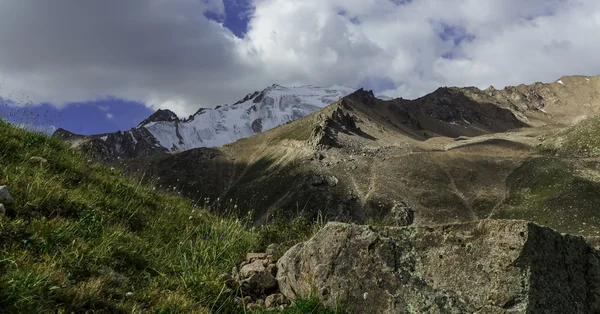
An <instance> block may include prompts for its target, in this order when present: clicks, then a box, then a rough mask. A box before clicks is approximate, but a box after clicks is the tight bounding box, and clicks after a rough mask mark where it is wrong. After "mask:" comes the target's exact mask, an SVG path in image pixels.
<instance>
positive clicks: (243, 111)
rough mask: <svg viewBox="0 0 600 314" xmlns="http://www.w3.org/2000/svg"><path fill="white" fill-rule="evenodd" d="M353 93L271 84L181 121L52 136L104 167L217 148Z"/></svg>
mask: <svg viewBox="0 0 600 314" xmlns="http://www.w3.org/2000/svg"><path fill="white" fill-rule="evenodd" d="M352 92H354V89H353V88H350V87H345V86H340V85H332V86H312V85H307V86H300V87H284V86H280V85H277V84H274V85H273V86H270V87H268V88H266V89H264V90H263V91H260V92H258V91H257V92H254V93H251V94H248V95H247V96H246V97H244V98H243V99H242V100H240V101H238V102H236V103H234V104H231V105H224V106H218V107H216V108H214V109H208V108H201V109H200V110H198V111H197V112H196V113H195V114H193V115H191V116H190V117H189V118H187V119H183V120H181V119H180V118H179V117H177V115H175V113H173V112H172V111H170V110H158V111H157V112H155V113H154V114H152V115H151V116H150V117H149V118H148V119H146V120H144V121H143V122H142V123H140V124H139V125H138V126H137V127H135V128H133V129H131V130H128V131H125V132H116V133H110V134H99V135H93V136H79V135H76V134H73V133H70V132H68V131H66V130H63V129H60V130H58V131H57V132H56V133H55V136H58V137H61V138H64V139H67V140H69V141H71V143H73V144H74V145H77V146H82V147H81V148H83V149H84V150H85V151H87V152H90V153H91V154H92V155H95V156H96V157H99V158H101V159H103V160H106V161H110V160H115V159H118V158H121V157H125V158H132V157H140V156H148V155H151V154H153V153H156V152H160V151H163V152H165V151H166V152H174V151H183V150H188V149H193V148H199V147H216V146H221V145H224V144H228V143H232V142H235V141H237V140H239V139H241V138H245V137H250V136H252V135H255V134H257V133H260V132H263V131H266V130H269V129H271V128H274V127H276V126H278V125H281V124H285V123H287V122H289V121H292V120H296V119H298V118H301V117H303V116H305V115H307V114H310V113H312V112H314V111H316V110H319V109H321V108H323V107H325V106H327V105H329V104H331V103H333V102H336V101H338V100H339V99H341V98H342V97H344V96H346V95H348V94H350V93H352Z"/></svg>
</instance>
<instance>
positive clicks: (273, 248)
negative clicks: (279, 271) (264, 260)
mask: <svg viewBox="0 0 600 314" xmlns="http://www.w3.org/2000/svg"><path fill="white" fill-rule="evenodd" d="M279 250H281V247H280V246H279V244H277V243H272V244H269V246H267V250H266V252H267V255H275V254H277V253H278V252H279Z"/></svg>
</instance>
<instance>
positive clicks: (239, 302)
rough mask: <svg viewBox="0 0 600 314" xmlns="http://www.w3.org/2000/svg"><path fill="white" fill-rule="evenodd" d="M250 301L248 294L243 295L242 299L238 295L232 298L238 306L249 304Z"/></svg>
mask: <svg viewBox="0 0 600 314" xmlns="http://www.w3.org/2000/svg"><path fill="white" fill-rule="evenodd" d="M251 302H252V298H251V297H249V296H245V297H244V298H243V299H242V298H240V297H236V298H235V299H234V300H233V303H234V304H235V305H237V306H239V307H242V306H245V305H246V304H250V303H251Z"/></svg>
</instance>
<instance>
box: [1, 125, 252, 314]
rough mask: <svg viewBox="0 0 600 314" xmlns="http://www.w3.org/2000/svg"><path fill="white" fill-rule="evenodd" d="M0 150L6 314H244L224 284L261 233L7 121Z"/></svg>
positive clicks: (2, 265)
mask: <svg viewBox="0 0 600 314" xmlns="http://www.w3.org/2000/svg"><path fill="white" fill-rule="evenodd" d="M0 142H2V147H1V148H0V186H3V185H6V186H8V189H9V191H10V193H11V194H12V196H13V197H14V202H12V203H11V204H7V202H5V201H3V202H4V203H5V204H4V205H5V207H6V213H4V212H1V213H0V309H2V311H1V312H2V313H55V312H65V313H88V312H94V313H132V312H134V313H138V312H153V313H180V312H184V313H190V312H191V313H208V312H211V310H214V309H217V308H220V312H235V311H236V310H238V311H239V310H241V309H236V307H235V305H234V304H233V298H234V297H235V292H224V291H223V290H222V288H223V286H224V279H223V278H222V277H219V276H221V275H222V274H223V273H224V272H228V271H230V270H231V268H232V267H233V266H235V265H237V264H238V263H239V262H240V261H242V260H243V257H244V256H245V254H246V252H249V251H250V250H254V249H256V248H257V244H258V240H259V234H258V233H257V232H252V231H250V230H249V229H248V228H246V227H245V226H244V224H242V223H239V221H235V220H234V219H230V218H226V217H216V216H213V215H212V214H210V213H208V212H207V211H205V210H201V209H200V208H198V207H197V206H195V204H192V203H191V202H190V201H189V200H186V199H184V198H182V197H179V196H177V195H175V194H174V193H161V192H159V191H155V190H153V189H152V188H151V187H149V186H146V185H140V184H139V183H138V182H136V181H133V180H129V179H127V178H124V177H123V176H122V175H121V174H120V173H119V171H117V170H115V169H114V168H108V167H105V166H101V165H97V164H94V163H90V162H89V161H88V159H87V158H86V157H85V156H84V155H83V154H80V153H77V152H74V151H72V150H70V149H68V147H67V145H65V144H64V143H62V142H60V141H59V140H57V139H53V138H49V137H48V136H46V135H43V134H38V133H33V132H28V131H25V130H23V129H21V128H19V127H16V126H12V125H9V124H8V123H6V122H4V121H2V120H0ZM32 157H35V158H32ZM2 198H3V199H4V196H3V197H2Z"/></svg>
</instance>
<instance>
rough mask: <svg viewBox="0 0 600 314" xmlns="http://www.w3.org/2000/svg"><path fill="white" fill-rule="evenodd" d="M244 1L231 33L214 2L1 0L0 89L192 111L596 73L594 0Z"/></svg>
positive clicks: (34, 97)
mask: <svg viewBox="0 0 600 314" xmlns="http://www.w3.org/2000/svg"><path fill="white" fill-rule="evenodd" d="M396 3H402V4H400V5H398V4H396ZM254 5H255V10H254V12H253V13H252V18H251V21H250V24H249V31H248V33H247V35H246V37H245V38H243V39H240V38H237V37H235V36H233V34H232V33H231V32H230V31H229V30H227V29H226V28H224V27H223V26H221V25H219V24H218V23H216V22H214V21H209V20H207V19H206V18H205V17H204V16H203V15H202V13H203V12H204V11H206V10H211V11H215V12H217V13H219V14H224V12H225V11H224V8H223V3H222V1H218V0H210V1H205V0H203V1H197V0H149V1H146V0H129V1H120V0H105V1H97V2H96V1H90V2H74V1H69V0H55V1H52V2H36V3H35V4H34V3H31V2H26V1H18V2H14V1H2V0H0V30H1V31H0V78H2V79H4V85H3V86H2V90H0V93H3V95H2V96H6V94H8V93H13V94H14V95H22V94H26V95H28V97H29V98H30V99H31V101H33V102H52V103H53V104H55V105H57V106H61V105H64V104H66V103H68V102H73V101H87V100H96V99H101V98H103V97H106V96H115V97H119V98H124V99H128V100H138V101H142V102H144V103H146V104H147V105H148V106H150V107H154V108H158V107H162V108H169V109H172V110H174V111H175V112H177V113H178V114H190V113H192V112H194V111H196V109H197V108H198V107H201V106H202V107H212V106H216V105H221V104H224V103H231V102H232V101H236V100H237V99H239V98H241V97H243V96H244V95H245V94H246V93H248V92H251V91H254V90H257V89H262V88H264V87H266V86H268V85H270V84H272V83H279V84H283V85H298V84H333V83H337V84H345V85H350V86H356V85H358V84H359V83H360V82H365V81H369V82H386V86H387V87H386V88H388V90H387V91H385V93H386V94H388V95H390V96H402V97H405V98H412V97H418V96H420V95H423V94H424V93H427V92H429V91H432V90H434V89H435V88H437V87H438V86H450V85H458V86H463V85H475V86H478V87H482V88H484V87H487V86H489V85H492V84H493V85H494V86H496V87H502V86H505V85H507V84H519V83H531V82H533V81H553V80H555V79H557V78H558V77H560V76H562V75H570V74H586V75H598V74H600V59H599V58H597V57H596V55H597V51H600V37H598V36H597V34H598V32H599V31H600V2H598V1H597V0H531V1H522V0H488V1H480V0H418V1H417V0H413V1H399V0H394V1H392V0H303V1H296V0H255V1H254ZM90 12H93V14H90ZM390 82H392V83H393V84H392V85H394V86H396V87H394V88H389V85H390V84H389V83H390ZM375 85H376V84H375ZM375 87H378V86H375ZM380 88H383V87H380Z"/></svg>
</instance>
